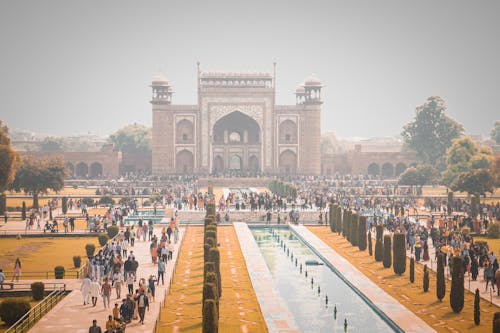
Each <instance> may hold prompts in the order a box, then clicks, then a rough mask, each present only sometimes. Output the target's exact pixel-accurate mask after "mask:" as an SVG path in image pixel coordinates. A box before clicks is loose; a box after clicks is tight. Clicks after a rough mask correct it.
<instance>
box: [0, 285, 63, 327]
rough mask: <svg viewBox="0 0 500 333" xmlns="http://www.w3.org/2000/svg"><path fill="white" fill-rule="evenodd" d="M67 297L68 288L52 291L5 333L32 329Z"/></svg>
mask: <svg viewBox="0 0 500 333" xmlns="http://www.w3.org/2000/svg"><path fill="white" fill-rule="evenodd" d="M65 295H66V288H65V287H61V288H59V289H56V290H54V291H52V292H51V293H50V294H49V295H48V296H47V297H45V298H44V299H43V300H42V301H41V302H40V303H38V304H37V305H35V306H34V307H33V308H31V310H30V311H29V312H28V313H26V314H25V315H24V316H22V317H21V319H19V320H18V321H17V322H16V323H15V324H14V325H12V326H11V327H9V328H8V329H7V331H5V333H24V332H27V331H28V330H29V329H30V328H32V327H33V326H34V325H35V324H36V322H37V321H38V320H40V318H42V317H43V316H44V315H45V314H46V313H47V312H49V311H50V310H52V308H53V307H54V306H56V304H57V303H59V301H60V300H61V299H62V298H63V297H64V296H65Z"/></svg>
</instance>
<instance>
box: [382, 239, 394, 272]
mask: <svg viewBox="0 0 500 333" xmlns="http://www.w3.org/2000/svg"><path fill="white" fill-rule="evenodd" d="M391 250H392V249H391V236H390V235H385V236H384V261H383V264H384V268H389V267H391V264H392V256H391Z"/></svg>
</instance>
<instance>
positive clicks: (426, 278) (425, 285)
mask: <svg viewBox="0 0 500 333" xmlns="http://www.w3.org/2000/svg"><path fill="white" fill-rule="evenodd" d="M422 285H423V288H424V293H426V292H428V291H429V270H428V269H427V265H425V266H424V277H423V281H422Z"/></svg>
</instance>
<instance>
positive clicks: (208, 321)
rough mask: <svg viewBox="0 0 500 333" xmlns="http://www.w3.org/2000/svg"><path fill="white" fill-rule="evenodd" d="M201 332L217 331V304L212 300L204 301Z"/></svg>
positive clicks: (212, 332) (214, 332)
mask: <svg viewBox="0 0 500 333" xmlns="http://www.w3.org/2000/svg"><path fill="white" fill-rule="evenodd" d="M202 311H203V317H202V332H203V333H217V332H218V329H219V315H218V313H217V303H216V300H214V299H206V300H205V302H204V303H203V310H202Z"/></svg>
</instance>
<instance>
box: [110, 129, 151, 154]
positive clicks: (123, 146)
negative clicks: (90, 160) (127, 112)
mask: <svg viewBox="0 0 500 333" xmlns="http://www.w3.org/2000/svg"><path fill="white" fill-rule="evenodd" d="M108 142H109V143H112V144H113V145H114V150H115V151H121V152H124V153H144V152H151V142H152V132H151V128H148V127H146V126H144V125H139V124H132V125H128V126H125V127H123V128H121V129H119V130H118V131H116V132H115V133H113V134H111V135H110V136H109V138H108Z"/></svg>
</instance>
